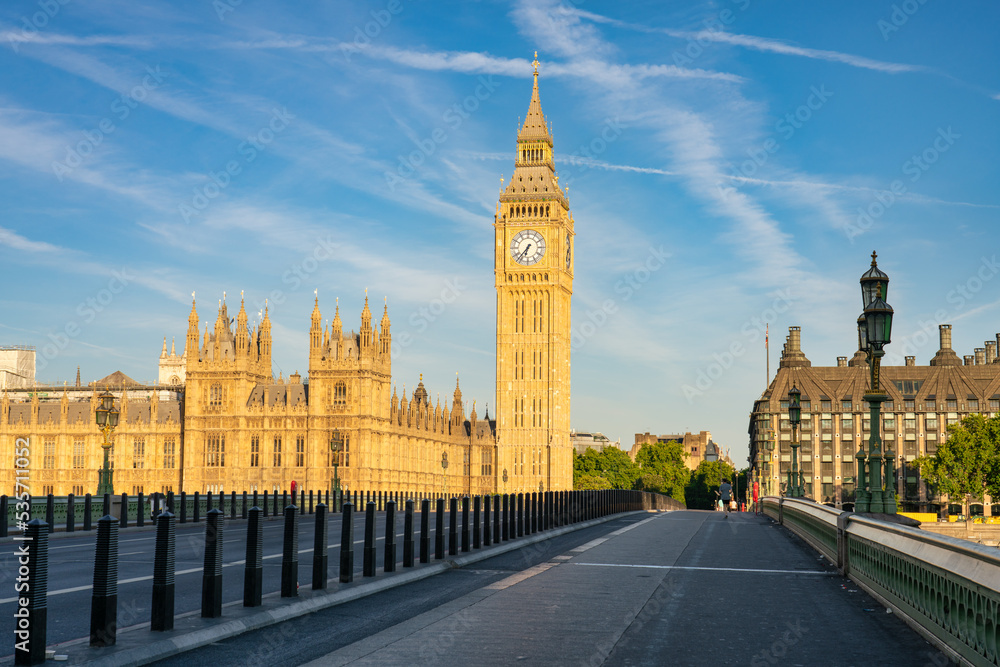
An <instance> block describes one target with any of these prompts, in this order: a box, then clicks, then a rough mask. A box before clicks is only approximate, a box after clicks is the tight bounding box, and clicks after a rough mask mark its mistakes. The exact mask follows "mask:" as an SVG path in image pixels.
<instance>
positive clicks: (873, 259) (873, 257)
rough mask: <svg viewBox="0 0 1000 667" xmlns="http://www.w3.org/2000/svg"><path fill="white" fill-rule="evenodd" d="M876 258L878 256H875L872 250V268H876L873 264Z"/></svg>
mask: <svg viewBox="0 0 1000 667" xmlns="http://www.w3.org/2000/svg"><path fill="white" fill-rule="evenodd" d="M876 258H878V255H877V254H876V253H875V251H874V250H872V266H877V265H876V264H875V260H876Z"/></svg>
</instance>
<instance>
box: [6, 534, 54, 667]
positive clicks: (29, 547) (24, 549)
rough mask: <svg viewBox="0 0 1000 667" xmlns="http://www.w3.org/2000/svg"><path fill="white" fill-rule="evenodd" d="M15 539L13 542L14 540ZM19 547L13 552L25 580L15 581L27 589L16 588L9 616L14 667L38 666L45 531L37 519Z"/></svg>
mask: <svg viewBox="0 0 1000 667" xmlns="http://www.w3.org/2000/svg"><path fill="white" fill-rule="evenodd" d="M15 539H17V538H15ZM22 539H23V541H24V542H27V544H24V543H23V542H22V544H21V545H20V546H19V547H18V548H17V549H16V550H15V551H14V553H15V555H17V556H18V561H19V562H20V563H22V565H21V567H23V568H26V569H27V570H28V573H27V575H26V576H23V575H21V576H19V577H18V578H19V580H21V581H27V582H28V583H29V585H28V586H27V587H25V589H24V590H23V591H22V590H20V589H21V586H22V585H21V584H19V585H18V589H19V590H18V599H17V611H15V612H14V614H13V616H14V618H15V619H16V621H15V630H14V664H15V665H40V664H42V663H44V662H45V629H46V620H47V615H48V587H49V586H48V583H49V529H48V526H46V525H45V522H44V521H42V520H41V519H32V520H31V521H29V522H28V525H27V527H26V528H25V529H24V536H23V538H22Z"/></svg>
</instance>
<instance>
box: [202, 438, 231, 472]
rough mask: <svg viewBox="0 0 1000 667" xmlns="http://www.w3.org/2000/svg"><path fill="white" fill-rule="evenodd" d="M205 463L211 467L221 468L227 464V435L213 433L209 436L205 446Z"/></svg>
mask: <svg viewBox="0 0 1000 667" xmlns="http://www.w3.org/2000/svg"><path fill="white" fill-rule="evenodd" d="M205 465H206V466H208V467H210V468H220V467H222V466H225V465H226V436H224V435H222V434H220V433H213V434H211V435H209V436H208V443H207V444H206V447H205Z"/></svg>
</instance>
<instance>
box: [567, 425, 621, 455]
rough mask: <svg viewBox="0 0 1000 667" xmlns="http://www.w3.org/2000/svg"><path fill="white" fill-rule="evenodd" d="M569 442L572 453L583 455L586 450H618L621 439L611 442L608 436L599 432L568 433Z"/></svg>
mask: <svg viewBox="0 0 1000 667" xmlns="http://www.w3.org/2000/svg"><path fill="white" fill-rule="evenodd" d="M569 441H570V442H571V443H572V444H573V451H574V453H576V454H584V453H586V451H587V450H588V449H596V450H597V451H599V452H603V451H604V448H605V447H618V448H619V449H620V448H621V446H622V441H621V438H619V439H618V440H615V441H614V442H612V441H611V439H610V438H608V436H606V435H604V434H603V433H599V432H594V433H584V432H582V431H570V432H569Z"/></svg>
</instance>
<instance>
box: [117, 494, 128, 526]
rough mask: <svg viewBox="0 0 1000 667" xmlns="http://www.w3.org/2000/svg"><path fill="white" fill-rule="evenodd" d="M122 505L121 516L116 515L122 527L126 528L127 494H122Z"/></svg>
mask: <svg viewBox="0 0 1000 667" xmlns="http://www.w3.org/2000/svg"><path fill="white" fill-rule="evenodd" d="M121 500H122V506H121V516H120V517H118V521H120V522H121V523H120V524H119V525H120V526H121V527H122V528H128V494H127V493H123V494H122V498H121Z"/></svg>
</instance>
